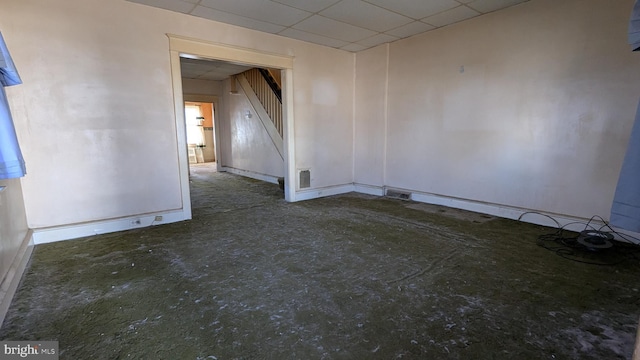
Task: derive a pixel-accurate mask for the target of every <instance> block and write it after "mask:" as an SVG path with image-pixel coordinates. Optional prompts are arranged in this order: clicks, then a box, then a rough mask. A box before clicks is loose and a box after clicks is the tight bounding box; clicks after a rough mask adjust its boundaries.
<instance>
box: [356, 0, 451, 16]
mask: <svg viewBox="0 0 640 360" xmlns="http://www.w3.org/2000/svg"><path fill="white" fill-rule="evenodd" d="M365 1H366V2H368V3H371V4H374V5H378V6H380V7H383V8H385V9H388V10H391V11H395V12H397V13H400V14H402V15H404V16H408V17H410V18H412V19H416V20H418V19H424V18H426V17H427V16H431V15H435V14H437V13H439V12H442V11H445V10H449V9H451V8H454V7H456V6H459V5H460V3H459V2H457V1H455V0H428V1H427V0H393V1H389V0H365Z"/></svg>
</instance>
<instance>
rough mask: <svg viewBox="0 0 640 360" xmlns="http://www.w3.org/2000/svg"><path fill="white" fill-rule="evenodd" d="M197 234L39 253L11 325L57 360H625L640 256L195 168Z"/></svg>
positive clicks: (182, 229) (458, 216)
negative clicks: (45, 345) (290, 195)
mask: <svg viewBox="0 0 640 360" xmlns="http://www.w3.org/2000/svg"><path fill="white" fill-rule="evenodd" d="M191 192H192V203H193V215H194V217H193V221H189V222H182V223H175V224H168V225H159V226H154V227H151V228H146V229H140V230H133V231H127V232H121V233H116V234H107V235H99V236H94V237H90V238H85V239H79V240H73V241H66V242H59V243H52V244H45V245H38V246H37V247H36V249H35V250H34V254H33V257H32V260H31V263H30V265H29V267H28V269H27V272H26V274H25V276H24V278H23V280H22V283H21V286H20V288H19V290H18V293H17V295H16V297H15V298H14V301H13V303H12V305H11V308H10V310H9V313H8V315H7V318H6V320H5V322H4V324H3V326H2V328H1V329H0V338H1V339H7V340H58V341H59V342H60V350H61V353H60V359H88V358H95V359H395V358H404V359H488V358H495V359H540V358H555V359H570V358H580V359H605V358H606V359H624V358H629V357H630V356H631V352H632V350H633V345H634V338H635V333H636V326H637V319H638V316H639V315H640V310H639V308H638V304H639V303H640V293H639V292H638V289H639V288H640V282H639V280H638V279H640V276H639V275H640V266H639V261H638V260H637V259H632V260H628V261H625V262H623V263H621V264H618V265H615V266H610V267H603V266H593V265H587V264H582V263H578V262H573V261H569V260H567V259H565V258H562V257H560V256H556V255H555V254H554V253H553V252H549V251H547V250H545V249H543V248H542V247H540V246H537V245H536V239H537V237H538V236H539V235H542V234H548V233H549V232H552V230H553V229H549V228H544V227H540V226H534V225H530V224H525V223H518V222H515V221H510V220H504V219H498V218H492V217H488V216H485V215H480V214H475V213H469V212H464V211H458V210H453V209H448V208H443V207H438V206H430V205H426V204H420V203H414V202H409V201H399V200H391V199H384V198H375V197H370V196H365V195H357V194H347V195H343V196H336V197H330V198H325V199H320V200H313V201H307V202H301V203H293V204H291V203H286V202H285V201H284V199H283V196H282V192H281V191H280V189H279V188H278V186H277V185H273V184H268V183H264V182H260V181H256V180H251V179H247V178H243V177H238V176H235V175H230V174H227V173H216V172H215V171H211V168H210V167H206V166H194V167H192V169H191Z"/></svg>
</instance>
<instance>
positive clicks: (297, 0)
mask: <svg viewBox="0 0 640 360" xmlns="http://www.w3.org/2000/svg"><path fill="white" fill-rule="evenodd" d="M273 1H275V2H277V3H280V4H285V5H289V6H293V7H294V8H297V9H302V10H307V11H311V12H314V13H315V12H318V11H321V10H324V9H326V8H328V7H329V6H331V5H333V4H335V3H337V2H338V1H340V0H313V1H309V0H273Z"/></svg>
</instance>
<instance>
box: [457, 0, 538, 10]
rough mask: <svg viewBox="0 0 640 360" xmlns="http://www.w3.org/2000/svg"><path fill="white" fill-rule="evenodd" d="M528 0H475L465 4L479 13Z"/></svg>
mask: <svg viewBox="0 0 640 360" xmlns="http://www.w3.org/2000/svg"><path fill="white" fill-rule="evenodd" d="M525 1H528V0H475V1H472V2H470V3H469V4H467V6H469V7H471V8H473V9H474V10H477V11H480V12H481V13H488V12H492V11H496V10H499V9H502V8H506V7H509V6H512V5H516V4H519V3H522V2H525Z"/></svg>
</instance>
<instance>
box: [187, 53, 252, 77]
mask: <svg viewBox="0 0 640 360" xmlns="http://www.w3.org/2000/svg"><path fill="white" fill-rule="evenodd" d="M252 67H253V66H245V65H240V64H234V63H230V62H227V61H218V60H201V59H190V58H180V73H181V75H182V78H184V79H196V80H213V81H220V80H224V79H226V78H228V77H229V76H231V75H235V74H239V73H241V72H244V71H247V70H249V69H251V68H252Z"/></svg>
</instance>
